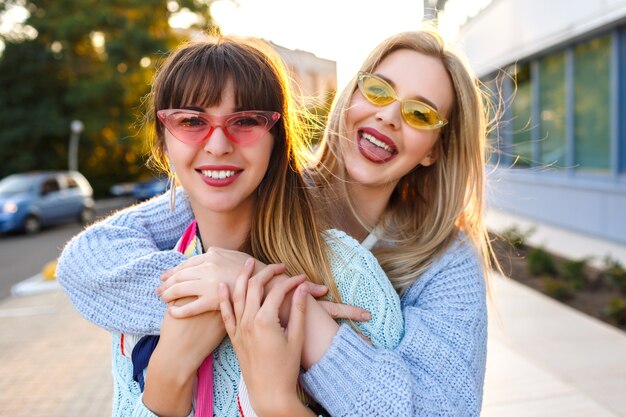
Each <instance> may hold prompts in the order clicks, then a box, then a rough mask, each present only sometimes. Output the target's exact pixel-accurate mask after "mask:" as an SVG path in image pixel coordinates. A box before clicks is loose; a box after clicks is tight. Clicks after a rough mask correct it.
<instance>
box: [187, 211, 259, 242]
mask: <svg viewBox="0 0 626 417" xmlns="http://www.w3.org/2000/svg"><path fill="white" fill-rule="evenodd" d="M192 208H193V205H192ZM193 211H194V215H195V217H196V220H197V222H198V230H199V231H200V237H201V240H202V247H203V249H204V250H207V249H208V248H209V247H211V246H217V247H220V248H224V249H230V250H239V249H240V248H241V246H242V245H243V244H244V242H245V241H246V239H247V238H248V235H249V233H250V228H251V225H252V215H253V207H252V206H249V207H245V208H241V209H237V210H233V211H230V212H211V211H208V210H206V209H200V210H195V209H194V210H193Z"/></svg>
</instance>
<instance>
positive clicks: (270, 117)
mask: <svg viewBox="0 0 626 417" xmlns="http://www.w3.org/2000/svg"><path fill="white" fill-rule="evenodd" d="M178 113H186V114H193V115H195V116H197V117H199V118H201V119H203V120H204V121H206V122H207V123H208V126H207V132H206V134H205V135H204V136H202V139H201V140H188V139H185V138H184V132H183V133H181V132H180V131H177V129H176V128H175V127H174V126H173V125H172V120H171V116H173V115H175V114H178ZM246 115H250V116H254V117H258V116H262V117H263V118H264V119H265V120H266V124H265V126H264V127H263V133H260V134H259V135H258V137H256V138H254V139H251V140H240V139H238V138H237V137H236V136H235V135H234V134H232V133H231V132H230V130H229V129H228V121H229V120H232V119H233V118H237V117H242V116H246ZM157 117H158V118H159V120H160V121H161V123H163V126H165V128H166V129H167V130H168V131H169V132H170V133H171V134H172V136H174V137H175V138H176V139H178V140H179V141H180V142H182V143H184V144H186V145H193V146H197V145H200V144H203V143H205V142H206V141H207V140H209V138H210V137H211V135H212V134H213V132H215V129H217V128H218V127H219V128H221V129H222V131H223V132H224V135H226V137H227V138H228V140H230V141H231V142H233V143H236V144H239V145H250V144H252V143H254V142H256V141H257V140H259V139H260V138H261V137H262V136H263V135H264V134H266V133H267V132H269V131H270V130H271V129H272V127H274V125H275V124H276V122H277V121H278V119H280V113H278V112H275V111H269V110H244V111H238V112H234V113H229V114H225V115H223V116H213V115H210V114H208V113H204V112H201V111H197V110H187V109H163V110H159V111H157Z"/></svg>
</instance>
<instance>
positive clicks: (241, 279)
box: [233, 258, 254, 322]
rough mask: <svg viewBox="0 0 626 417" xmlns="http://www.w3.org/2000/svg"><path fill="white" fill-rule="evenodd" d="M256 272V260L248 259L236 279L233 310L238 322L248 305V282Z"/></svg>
mask: <svg viewBox="0 0 626 417" xmlns="http://www.w3.org/2000/svg"><path fill="white" fill-rule="evenodd" d="M253 270H254V258H248V259H247V260H246V262H245V264H244V266H243V268H242V270H241V272H240V273H239V275H237V278H236V279H235V288H234V289H233V310H234V313H235V319H236V320H237V322H239V321H240V320H241V317H242V316H243V311H244V307H245V303H246V293H247V290H248V280H249V279H250V276H251V275H252V271H253Z"/></svg>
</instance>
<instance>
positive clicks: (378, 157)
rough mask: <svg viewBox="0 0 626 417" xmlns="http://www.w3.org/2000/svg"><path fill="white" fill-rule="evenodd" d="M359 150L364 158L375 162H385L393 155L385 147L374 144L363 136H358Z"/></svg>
mask: <svg viewBox="0 0 626 417" xmlns="http://www.w3.org/2000/svg"><path fill="white" fill-rule="evenodd" d="M359 150H360V151H361V154H362V155H363V156H364V157H365V158H367V159H369V160H370V161H372V162H376V163H383V162H387V161H388V160H389V159H391V157H393V156H394V153H393V152H389V151H387V150H386V149H383V148H381V147H379V146H376V145H374V144H373V143H372V142H370V141H369V140H367V139H364V138H363V137H359Z"/></svg>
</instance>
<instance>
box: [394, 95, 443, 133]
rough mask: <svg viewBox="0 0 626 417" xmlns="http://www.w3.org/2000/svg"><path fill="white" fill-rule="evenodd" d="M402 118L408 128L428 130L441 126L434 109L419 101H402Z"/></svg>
mask: <svg viewBox="0 0 626 417" xmlns="http://www.w3.org/2000/svg"><path fill="white" fill-rule="evenodd" d="M402 116H403V117H404V120H405V121H406V122H407V123H408V124H409V125H410V126H413V127H416V128H430V127H438V126H440V125H441V120H440V118H439V115H438V114H437V112H436V111H435V109H432V108H430V107H428V106H426V105H425V104H423V103H420V102H419V101H413V100H406V101H404V102H403V103H402Z"/></svg>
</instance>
